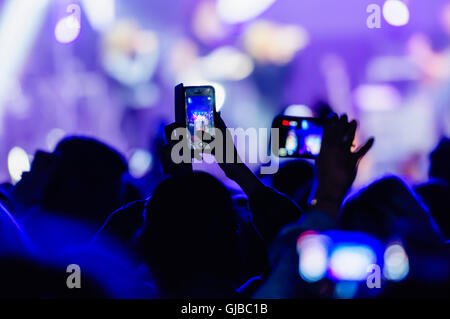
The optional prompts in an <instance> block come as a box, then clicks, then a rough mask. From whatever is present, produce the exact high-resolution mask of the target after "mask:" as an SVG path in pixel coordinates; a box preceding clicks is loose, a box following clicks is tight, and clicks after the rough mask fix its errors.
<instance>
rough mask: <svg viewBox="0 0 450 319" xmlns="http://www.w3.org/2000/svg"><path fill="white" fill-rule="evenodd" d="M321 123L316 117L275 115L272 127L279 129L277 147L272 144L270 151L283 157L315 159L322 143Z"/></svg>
mask: <svg viewBox="0 0 450 319" xmlns="http://www.w3.org/2000/svg"><path fill="white" fill-rule="evenodd" d="M323 124H324V123H323V120H322V119H318V118H312V117H293V116H286V115H279V116H277V117H276V118H275V119H274V120H273V123H272V128H276V129H278V130H279V141H278V146H279V147H278V148H275V146H274V145H273V144H272V147H271V149H272V153H273V154H274V155H275V156H278V157H285V158H311V159H315V158H316V157H317V156H318V155H319V152H320V146H321V144H322V136H323Z"/></svg>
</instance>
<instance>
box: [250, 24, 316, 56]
mask: <svg viewBox="0 0 450 319" xmlns="http://www.w3.org/2000/svg"><path fill="white" fill-rule="evenodd" d="M308 42H309V35H308V32H307V31H306V30H305V29H304V28H302V27H301V26H298V25H282V24H278V23H275V22H272V21H267V20H258V21H255V22H253V23H252V24H251V25H250V26H249V27H248V28H247V29H246V30H245V33H244V45H245V48H246V50H247V52H248V53H249V54H250V55H251V56H252V57H253V58H254V59H255V60H256V61H258V62H260V63H273V64H277V65H285V64H287V63H289V62H291V61H292V59H293V58H294V56H295V54H296V53H297V52H298V51H299V50H301V49H303V48H305V47H306V45H307V44H308Z"/></svg>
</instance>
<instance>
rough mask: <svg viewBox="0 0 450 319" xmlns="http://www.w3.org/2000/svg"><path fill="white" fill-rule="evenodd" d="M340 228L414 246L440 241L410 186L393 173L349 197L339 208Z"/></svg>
mask: <svg viewBox="0 0 450 319" xmlns="http://www.w3.org/2000/svg"><path fill="white" fill-rule="evenodd" d="M340 223H341V226H342V228H343V229H346V230H356V231H362V232H366V233H368V234H371V235H373V236H375V237H377V238H379V239H381V240H384V241H389V240H392V239H402V240H403V241H405V243H406V245H408V246H410V247H414V248H422V247H430V246H434V245H439V244H441V243H442V236H441V233H440V230H439V228H438V227H437V225H436V224H435V222H434V220H433V219H432V217H431V215H430V213H429V212H428V211H427V210H426V209H425V207H424V206H423V205H422V203H421V202H420V200H419V199H418V198H417V196H416V195H415V194H414V193H413V191H412V190H410V189H409V187H408V186H407V185H406V184H405V183H404V182H403V181H402V180H401V179H399V178H397V177H385V178H382V179H380V180H378V181H376V182H374V183H372V184H371V185H369V186H368V187H366V188H365V189H363V190H361V191H360V192H359V193H357V194H356V195H354V196H353V197H351V198H350V199H349V200H348V201H347V202H346V203H345V204H344V207H343V209H342V213H341V216H340Z"/></svg>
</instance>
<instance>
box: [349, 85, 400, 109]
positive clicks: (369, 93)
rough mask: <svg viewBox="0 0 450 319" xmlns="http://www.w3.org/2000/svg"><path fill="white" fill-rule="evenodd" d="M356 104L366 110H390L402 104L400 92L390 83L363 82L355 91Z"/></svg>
mask: <svg viewBox="0 0 450 319" xmlns="http://www.w3.org/2000/svg"><path fill="white" fill-rule="evenodd" d="M354 99H355V102H356V105H357V106H358V107H359V108H360V109H362V110H365V111H389V110H393V109H396V108H398V107H399V106H401V103H402V97H401V94H400V92H399V91H398V90H397V89H396V88H395V87H394V86H392V85H390V84H363V85H360V86H358V87H357V88H356V89H355V91H354Z"/></svg>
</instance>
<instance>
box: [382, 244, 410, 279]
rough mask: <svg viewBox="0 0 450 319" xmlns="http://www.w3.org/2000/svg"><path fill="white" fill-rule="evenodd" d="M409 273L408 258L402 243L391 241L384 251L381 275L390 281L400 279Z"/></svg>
mask: <svg viewBox="0 0 450 319" xmlns="http://www.w3.org/2000/svg"><path fill="white" fill-rule="evenodd" d="M408 273H409V259H408V255H407V254H406V252H405V250H404V249H403V247H402V245H400V244H398V243H393V244H391V245H389V246H388V248H387V249H386V251H385V252H384V267H383V275H384V277H385V278H386V279H388V280H392V281H401V280H403V279H404V278H405V277H406V276H407V275H408Z"/></svg>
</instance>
